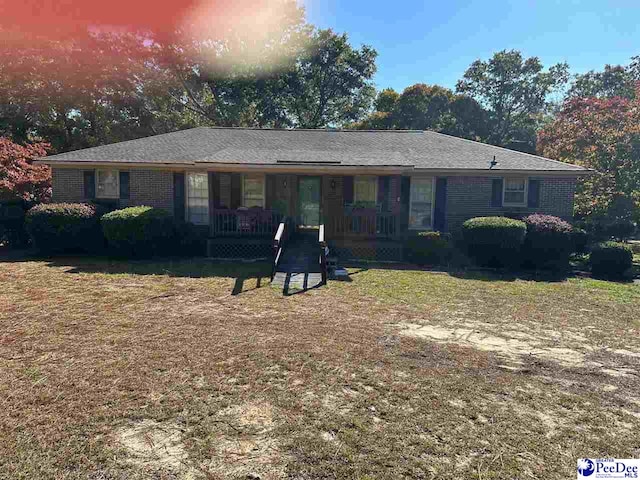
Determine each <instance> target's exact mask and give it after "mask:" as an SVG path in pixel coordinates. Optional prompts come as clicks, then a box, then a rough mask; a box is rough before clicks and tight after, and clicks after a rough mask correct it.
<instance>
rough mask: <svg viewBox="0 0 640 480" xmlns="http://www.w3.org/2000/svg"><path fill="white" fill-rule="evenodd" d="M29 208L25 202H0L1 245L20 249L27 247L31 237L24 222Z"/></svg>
mask: <svg viewBox="0 0 640 480" xmlns="http://www.w3.org/2000/svg"><path fill="white" fill-rule="evenodd" d="M29 208H30V204H29V203H28V202H25V201H24V200H9V201H3V202H0V243H5V244H8V245H9V246H11V247H18V248H19V247H25V246H27V244H28V241H29V235H28V234H27V230H26V228H25V224H24V222H25V216H26V213H27V210H29Z"/></svg>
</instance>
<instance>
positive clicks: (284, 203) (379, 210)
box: [186, 172, 409, 260]
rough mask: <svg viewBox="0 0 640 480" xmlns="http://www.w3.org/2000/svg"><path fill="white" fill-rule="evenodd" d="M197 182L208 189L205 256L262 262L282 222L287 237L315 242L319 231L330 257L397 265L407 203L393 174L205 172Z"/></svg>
mask: <svg viewBox="0 0 640 480" xmlns="http://www.w3.org/2000/svg"><path fill="white" fill-rule="evenodd" d="M186 180H187V183H186V184H187V202H189V198H190V197H189V189H190V182H191V180H190V178H189V177H188V178H187V179H186ZM201 180H206V181H207V183H208V185H207V193H208V199H207V200H208V207H209V210H208V212H207V213H208V215H207V218H208V225H209V236H210V241H209V255H210V256H214V257H240V258H242V257H267V256H269V255H270V254H271V249H272V244H273V241H274V236H275V235H276V232H277V231H278V227H279V225H280V224H281V223H282V222H286V223H287V233H288V235H289V236H292V235H295V234H297V233H299V232H307V233H312V234H313V232H316V233H315V236H316V238H317V237H318V234H319V230H320V229H321V228H322V229H323V231H324V242H325V243H326V244H327V245H328V246H329V248H330V251H331V253H332V254H334V255H335V254H337V255H338V256H339V257H341V258H344V259H347V258H348V259H351V258H368V259H382V260H400V259H402V243H403V239H404V237H405V236H406V233H407V224H408V209H409V208H408V207H409V204H408V200H409V199H408V195H407V194H404V195H403V194H402V193H401V183H402V177H401V176H399V175H395V176H393V175H384V176H373V175H361V176H358V175H351V176H345V175H302V174H268V173H265V174H255V173H251V174H248V173H225V172H209V173H208V176H207V177H204V178H201ZM192 190H193V188H192ZM189 211H190V210H189V205H187V206H186V212H187V217H188V216H189Z"/></svg>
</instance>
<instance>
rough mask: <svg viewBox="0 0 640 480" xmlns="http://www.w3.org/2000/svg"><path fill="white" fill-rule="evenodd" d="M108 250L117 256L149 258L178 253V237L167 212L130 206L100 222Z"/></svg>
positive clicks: (116, 211)
mask: <svg viewBox="0 0 640 480" xmlns="http://www.w3.org/2000/svg"><path fill="white" fill-rule="evenodd" d="M100 223H101V224H102V229H103V231H104V236H105V237H106V239H107V244H108V247H109V249H110V250H112V251H113V252H115V253H116V254H118V255H124V256H132V257H150V256H153V255H166V254H169V253H176V252H177V251H178V248H177V244H178V239H179V237H178V234H177V232H176V226H175V224H174V221H173V217H172V216H171V215H169V213H168V212H167V211H166V210H162V209H158V208H152V207H144V206H141V207H129V208H124V209H122V210H114V211H113V212H109V213H107V214H105V215H104V216H103V217H102V218H101V219H100Z"/></svg>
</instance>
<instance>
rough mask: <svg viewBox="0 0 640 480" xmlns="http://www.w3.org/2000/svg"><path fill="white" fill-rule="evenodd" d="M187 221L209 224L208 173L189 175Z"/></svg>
mask: <svg viewBox="0 0 640 480" xmlns="http://www.w3.org/2000/svg"><path fill="white" fill-rule="evenodd" d="M187 221H189V222H191V223H195V224H196V225H207V224H208V223H209V177H208V175H207V174H206V173H188V174H187Z"/></svg>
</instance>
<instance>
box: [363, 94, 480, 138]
mask: <svg viewBox="0 0 640 480" xmlns="http://www.w3.org/2000/svg"><path fill="white" fill-rule="evenodd" d="M374 106H375V109H376V111H374V112H373V113H370V114H369V115H368V116H367V117H366V118H365V119H364V120H362V121H361V122H359V123H356V124H354V125H352V128H357V129H373V130H384V129H414V130H433V131H435V132H441V133H446V134H449V135H455V136H457V137H462V138H468V139H472V140H480V141H482V140H485V139H486V136H487V132H488V126H487V114H486V112H485V110H484V109H483V108H482V106H481V105H480V104H479V103H478V102H476V101H475V100H474V99H473V98H471V97H468V96H466V95H456V94H454V93H453V92H452V91H451V90H449V89H447V88H444V87H440V86H438V85H426V84H424V83H417V84H415V85H412V86H410V87H407V88H405V89H404V91H403V92H402V94H398V93H397V92H396V91H395V90H392V89H385V90H382V91H381V92H380V93H379V94H378V96H377V98H376V100H375V102H374Z"/></svg>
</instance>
